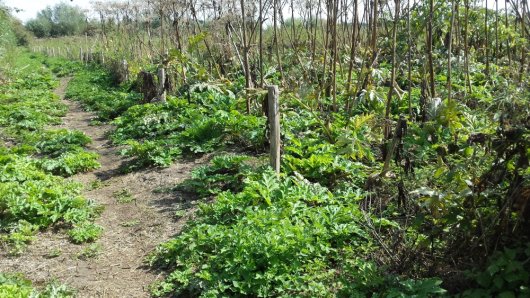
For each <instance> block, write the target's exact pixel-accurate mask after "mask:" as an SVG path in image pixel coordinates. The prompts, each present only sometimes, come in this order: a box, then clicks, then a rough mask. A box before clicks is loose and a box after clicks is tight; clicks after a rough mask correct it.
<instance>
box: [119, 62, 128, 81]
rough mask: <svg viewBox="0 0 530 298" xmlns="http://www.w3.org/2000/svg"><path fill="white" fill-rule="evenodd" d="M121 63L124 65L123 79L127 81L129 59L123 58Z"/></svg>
mask: <svg viewBox="0 0 530 298" xmlns="http://www.w3.org/2000/svg"><path fill="white" fill-rule="evenodd" d="M121 65H122V66H123V74H124V75H123V81H124V82H127V81H128V80H129V64H128V63H127V60H125V59H123V61H122V62H121Z"/></svg>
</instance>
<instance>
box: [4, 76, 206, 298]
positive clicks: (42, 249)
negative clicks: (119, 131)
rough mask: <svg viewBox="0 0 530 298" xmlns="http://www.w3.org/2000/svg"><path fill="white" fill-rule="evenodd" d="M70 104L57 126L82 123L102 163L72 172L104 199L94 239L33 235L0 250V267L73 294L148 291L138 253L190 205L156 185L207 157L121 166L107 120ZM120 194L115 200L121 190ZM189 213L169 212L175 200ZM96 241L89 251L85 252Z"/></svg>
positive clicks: (147, 274)
mask: <svg viewBox="0 0 530 298" xmlns="http://www.w3.org/2000/svg"><path fill="white" fill-rule="evenodd" d="M67 83H68V80H67V79H63V80H61V85H60V86H59V88H57V90H56V93H57V95H59V96H61V98H63V97H64V90H65V88H66V85H67ZM63 102H64V103H65V104H66V105H68V107H69V112H68V114H67V115H66V117H65V118H64V121H63V125H62V126H61V127H64V128H68V129H71V130H80V131H83V132H84V133H86V134H87V135H88V136H90V137H91V138H92V139H93V143H92V144H91V145H90V146H89V150H91V151H94V152H97V153H98V154H100V156H101V157H100V159H99V162H100V163H101V168H100V169H98V170H95V171H93V172H90V173H85V174H80V175H76V176H74V177H73V178H72V179H74V180H76V181H79V182H81V183H83V185H85V188H86V190H85V191H84V195H85V196H86V197H87V198H90V199H93V200H95V201H96V202H97V203H98V204H101V205H103V206H104V208H105V209H104V211H103V213H102V214H101V217H100V218H99V219H98V220H97V223H98V224H99V225H101V226H103V228H104V233H103V235H102V237H101V238H100V239H99V240H98V241H96V244H95V245H90V244H84V245H75V244H72V243H70V242H68V237H67V235H65V233H64V231H63V232H61V231H59V232H53V231H47V232H44V233H41V234H39V235H38V236H37V240H36V241H35V242H34V243H32V244H31V245H30V247H29V250H28V251H27V252H25V253H23V254H22V255H21V256H20V257H10V256H7V255H6V254H5V253H4V252H0V272H2V271H4V272H6V271H7V272H22V273H24V274H26V276H27V277H28V278H29V279H31V280H33V281H34V282H36V283H45V282H48V281H50V280H53V279H57V280H58V281H60V282H61V283H66V284H68V285H69V286H71V287H73V288H75V289H77V293H78V297H148V286H149V285H150V284H151V283H152V282H153V281H154V280H156V279H157V273H156V272H152V271H149V270H148V268H146V267H145V266H144V263H143V260H144V258H145V256H146V255H147V254H148V253H149V252H150V251H152V249H153V248H154V247H155V246H156V245H157V244H159V243H161V242H162V241H164V240H167V239H169V238H171V236H172V235H174V234H175V233H177V232H178V231H179V229H180V228H181V227H182V225H183V223H184V221H185V220H186V219H187V218H188V217H189V216H190V214H191V212H192V211H191V210H193V205H194V202H193V201H188V200H187V198H186V196H185V195H183V194H180V193H178V192H171V191H169V192H168V191H160V190H164V189H167V188H168V187H172V186H174V185H175V184H177V183H178V182H180V181H182V180H183V179H186V178H187V177H189V173H190V171H191V169H193V168H194V167H195V166H196V165H197V164H199V163H202V162H204V160H205V159H206V158H203V159H202V160H197V161H194V162H186V163H179V164H174V165H173V166H171V167H169V168H165V169H154V170H143V171H139V172H133V173H129V174H121V171H120V166H122V164H123V163H124V162H126V159H125V158H124V157H121V156H119V155H117V154H116V153H117V152H118V150H119V149H118V148H116V147H112V146H111V145H110V144H109V141H108V140H107V138H106V133H107V132H108V131H109V130H110V129H111V127H110V126H109V125H101V126H91V125H90V122H91V120H92V118H93V114H92V113H88V112H85V111H83V109H82V108H81V106H80V104H79V103H77V102H72V101H67V100H63ZM120 193H121V194H122V199H123V201H130V200H132V201H131V202H128V203H124V202H121V203H120V202H118V197H119V194H120ZM182 207H186V208H188V209H187V210H188V212H187V215H186V216H184V217H182V218H181V219H178V220H177V219H176V218H175V211H176V210H178V208H182ZM89 248H94V249H95V252H96V255H97V256H95V257H91V258H90V257H89V258H83V257H80V255H81V254H82V253H83V252H89V251H90V250H89Z"/></svg>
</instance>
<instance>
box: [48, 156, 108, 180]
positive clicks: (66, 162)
mask: <svg viewBox="0 0 530 298" xmlns="http://www.w3.org/2000/svg"><path fill="white" fill-rule="evenodd" d="M98 158H99V155H98V154H97V153H93V152H86V151H75V152H68V153H63V154H61V155H60V156H58V157H57V158H54V159H43V160H42V161H41V162H40V166H41V167H42V169H43V170H44V171H46V172H49V173H52V174H54V175H60V176H63V177H69V176H72V175H74V174H77V173H83V172H88V171H91V170H94V169H97V168H99V167H100V166H101V165H100V163H99V162H97V160H98Z"/></svg>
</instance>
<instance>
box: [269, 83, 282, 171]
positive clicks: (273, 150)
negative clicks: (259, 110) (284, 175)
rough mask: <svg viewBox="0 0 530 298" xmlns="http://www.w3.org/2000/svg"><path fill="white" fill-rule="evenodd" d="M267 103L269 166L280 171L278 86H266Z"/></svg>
mask: <svg viewBox="0 0 530 298" xmlns="http://www.w3.org/2000/svg"><path fill="white" fill-rule="evenodd" d="M267 91H268V97H267V98H268V105H269V109H268V110H269V125H270V163H271V167H272V168H273V169H274V171H276V173H280V147H281V141H280V106H279V103H278V102H279V98H280V91H279V90H278V86H276V85H272V86H268V87H267Z"/></svg>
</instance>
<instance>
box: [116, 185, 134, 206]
mask: <svg viewBox="0 0 530 298" xmlns="http://www.w3.org/2000/svg"><path fill="white" fill-rule="evenodd" d="M113 196H114V198H115V199H116V202H118V203H120V204H128V203H131V202H133V201H134V200H135V198H134V196H133V195H132V193H131V192H130V191H129V190H128V189H125V188H124V189H122V190H119V191H115V192H114V194H113Z"/></svg>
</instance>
